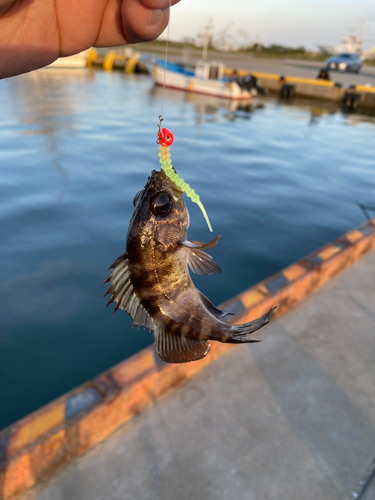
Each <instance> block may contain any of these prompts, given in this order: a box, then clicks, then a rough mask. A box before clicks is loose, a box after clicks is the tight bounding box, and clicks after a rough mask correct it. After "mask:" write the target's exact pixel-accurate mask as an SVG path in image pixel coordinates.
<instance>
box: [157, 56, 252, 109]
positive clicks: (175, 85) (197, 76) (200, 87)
mask: <svg viewBox="0 0 375 500" xmlns="http://www.w3.org/2000/svg"><path fill="white" fill-rule="evenodd" d="M152 78H153V80H154V82H155V84H156V85H161V86H163V85H165V87H167V88H171V89H178V90H183V91H185V92H195V93H197V94H206V95H211V96H216V97H223V98H225V99H234V100H249V99H251V98H252V97H253V95H254V94H255V93H256V91H255V89H248V88H246V86H245V85H244V86H241V85H240V80H236V79H235V78H224V65H223V64H222V63H217V62H207V61H204V60H201V61H198V62H197V63H196V65H195V69H194V71H192V70H187V69H185V68H184V67H183V66H180V65H179V64H173V63H167V68H166V69H164V64H163V63H162V62H156V63H155V64H154V65H153V69H152Z"/></svg>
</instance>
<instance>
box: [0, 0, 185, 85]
mask: <svg viewBox="0 0 375 500" xmlns="http://www.w3.org/2000/svg"><path fill="white" fill-rule="evenodd" d="M178 1H179V0H172V1H171V4H172V5H174V4H176V3H177V2H178ZM168 20H169V0H0V78H5V77H8V76H14V75H18V74H20V73H26V72H27V71H31V70H33V69H37V68H42V67H44V66H47V65H48V64H50V63H51V62H53V61H54V60H55V59H57V58H58V57H62V56H70V55H72V54H76V53H78V52H81V51H83V50H85V49H88V48H89V47H92V46H96V47H110V46H115V45H125V44H127V43H137V42H141V41H149V40H154V39H155V38H157V37H158V36H159V35H160V34H161V33H162V32H163V31H164V29H165V28H166V26H167V24H168Z"/></svg>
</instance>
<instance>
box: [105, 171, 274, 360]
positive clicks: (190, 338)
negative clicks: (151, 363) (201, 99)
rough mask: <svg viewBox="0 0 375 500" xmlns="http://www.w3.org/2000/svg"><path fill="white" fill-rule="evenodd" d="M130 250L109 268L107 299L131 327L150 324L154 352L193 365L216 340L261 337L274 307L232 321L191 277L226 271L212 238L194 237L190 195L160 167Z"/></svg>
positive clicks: (140, 204) (139, 209)
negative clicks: (240, 321)
mask: <svg viewBox="0 0 375 500" xmlns="http://www.w3.org/2000/svg"><path fill="white" fill-rule="evenodd" d="M133 205H134V211H133V215H132V217H131V220H130V223H129V229H128V234H127V241H126V250H125V252H124V253H123V254H122V255H120V257H118V258H117V259H116V260H115V262H114V263H113V264H112V266H110V268H109V269H108V271H110V270H111V269H112V271H111V272H110V274H109V275H108V277H107V278H106V279H105V280H104V282H103V283H102V285H104V284H105V283H109V286H108V288H107V290H106V292H105V294H104V296H103V298H104V297H105V296H106V295H108V294H109V295H110V297H109V300H108V302H107V306H108V305H109V304H112V303H114V304H115V307H114V310H113V314H114V313H115V312H116V311H117V310H118V309H122V310H124V311H126V312H127V313H128V314H129V315H130V316H131V318H132V320H133V322H132V327H134V326H138V328H139V327H140V326H142V327H144V328H146V329H149V330H150V331H151V332H153V335H154V345H155V352H156V354H157V355H158V356H159V358H160V359H161V360H162V361H164V362H166V363H186V362H189V361H197V360H199V359H202V358H203V357H205V356H206V355H207V354H208V353H209V351H210V343H209V341H219V342H224V343H230V344H242V343H250V342H259V341H258V340H254V339H252V338H250V336H251V334H252V333H253V332H255V331H256V330H259V328H261V327H263V326H264V325H266V324H267V323H268V322H269V318H270V314H271V311H272V309H270V310H269V311H268V312H267V313H266V314H264V315H263V316H261V317H260V318H258V319H255V320H253V321H250V322H249V323H244V324H241V325H231V324H228V323H227V322H226V321H225V320H224V318H226V316H227V315H228V314H229V313H226V312H224V311H221V310H220V309H218V308H216V307H215V306H214V304H213V303H212V302H211V301H210V300H209V299H208V298H207V297H206V296H205V295H203V293H201V292H200V291H199V290H198V289H197V288H196V287H195V286H194V283H193V281H192V279H191V276H190V272H189V268H190V270H191V271H192V272H193V273H196V274H201V275H212V274H217V273H221V272H222V271H221V269H220V267H219V266H218V264H216V262H215V261H214V260H213V258H212V257H211V255H209V254H208V253H206V250H209V249H211V248H213V247H214V246H215V245H216V244H217V242H218V240H219V238H220V236H217V237H216V238H215V239H214V240H212V241H210V242H209V243H206V244H205V243H202V242H199V241H189V240H188V239H187V229H188V228H189V225H190V216H189V212H188V210H187V208H186V205H185V202H184V199H183V192H182V191H181V190H180V189H179V188H178V187H177V186H176V185H175V184H174V183H173V182H172V181H171V180H170V179H169V178H168V177H167V176H166V175H165V174H164V173H163V172H162V171H155V170H153V171H152V173H151V175H150V177H149V178H148V180H147V183H146V185H145V187H144V188H143V189H141V190H140V191H139V192H138V193H137V194H136V195H135V197H134V201H133Z"/></svg>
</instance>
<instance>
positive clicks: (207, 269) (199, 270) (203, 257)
mask: <svg viewBox="0 0 375 500" xmlns="http://www.w3.org/2000/svg"><path fill="white" fill-rule="evenodd" d="M180 245H182V246H184V247H185V248H186V250H187V252H186V253H187V262H188V264H189V267H190V269H191V270H192V271H193V273H195V274H219V273H222V272H223V271H222V270H221V269H220V267H219V266H218V265H217V264H216V262H215V261H214V259H213V258H212V257H211V255H208V253H206V252H203V250H201V248H200V247H199V246H198V244H196V243H192V242H191V241H187V240H186V241H180ZM208 245H209V243H208Z"/></svg>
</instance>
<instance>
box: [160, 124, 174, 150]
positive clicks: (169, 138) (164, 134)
mask: <svg viewBox="0 0 375 500" xmlns="http://www.w3.org/2000/svg"><path fill="white" fill-rule="evenodd" d="M173 140H174V137H173V134H172V132H171V131H170V130H168V129H167V128H162V129H159V134H158V142H159V144H160V146H164V147H169V146H171V145H172V144H173Z"/></svg>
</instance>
